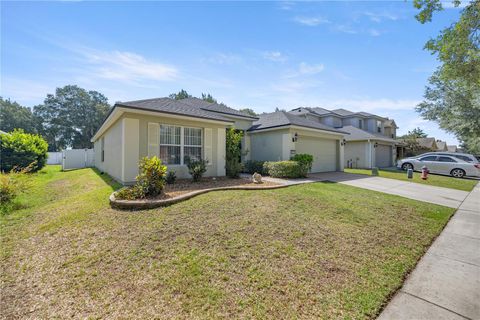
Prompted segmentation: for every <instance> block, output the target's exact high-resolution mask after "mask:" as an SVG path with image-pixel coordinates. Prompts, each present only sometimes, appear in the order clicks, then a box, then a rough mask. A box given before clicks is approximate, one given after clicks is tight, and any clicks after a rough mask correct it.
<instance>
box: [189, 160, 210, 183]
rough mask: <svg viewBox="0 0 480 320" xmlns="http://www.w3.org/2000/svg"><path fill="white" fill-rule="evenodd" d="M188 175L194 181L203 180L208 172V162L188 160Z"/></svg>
mask: <svg viewBox="0 0 480 320" xmlns="http://www.w3.org/2000/svg"><path fill="white" fill-rule="evenodd" d="M187 168H188V173H190V175H191V176H192V178H193V181H195V182H197V181H200V179H202V176H203V174H204V173H205V172H206V171H207V161H205V160H203V159H201V160H188V161H187Z"/></svg>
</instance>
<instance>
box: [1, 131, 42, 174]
mask: <svg viewBox="0 0 480 320" xmlns="http://www.w3.org/2000/svg"><path fill="white" fill-rule="evenodd" d="M47 150H48V143H47V142H46V141H45V139H43V138H42V137H41V136H39V135H37V134H30V133H25V132H24V131H23V130H22V129H16V130H14V131H13V132H11V133H9V134H0V160H1V161H0V170H1V171H3V172H9V171H11V170H16V171H20V170H23V169H25V168H30V171H38V170H40V169H42V168H43V167H44V166H45V164H46V163H47V156H48V155H47Z"/></svg>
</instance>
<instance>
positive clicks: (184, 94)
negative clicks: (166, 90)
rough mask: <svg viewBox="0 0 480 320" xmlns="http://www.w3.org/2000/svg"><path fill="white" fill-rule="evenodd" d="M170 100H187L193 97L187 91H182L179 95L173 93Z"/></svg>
mask: <svg viewBox="0 0 480 320" xmlns="http://www.w3.org/2000/svg"><path fill="white" fill-rule="evenodd" d="M168 97H169V98H170V99H175V100H182V99H186V98H191V97H192V95H191V94H189V93H188V92H187V91H186V90H184V89H182V90H180V91H179V92H178V93H172V94H170V95H169V96H168Z"/></svg>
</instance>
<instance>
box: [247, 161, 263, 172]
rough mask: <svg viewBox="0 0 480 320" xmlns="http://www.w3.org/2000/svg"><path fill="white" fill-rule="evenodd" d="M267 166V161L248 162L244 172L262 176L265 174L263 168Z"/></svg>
mask: <svg viewBox="0 0 480 320" xmlns="http://www.w3.org/2000/svg"><path fill="white" fill-rule="evenodd" d="M264 164H265V161H254V160H248V161H246V162H245V166H244V172H246V173H250V174H254V173H255V172H256V173H260V174H265V170H264V168H263V165H264Z"/></svg>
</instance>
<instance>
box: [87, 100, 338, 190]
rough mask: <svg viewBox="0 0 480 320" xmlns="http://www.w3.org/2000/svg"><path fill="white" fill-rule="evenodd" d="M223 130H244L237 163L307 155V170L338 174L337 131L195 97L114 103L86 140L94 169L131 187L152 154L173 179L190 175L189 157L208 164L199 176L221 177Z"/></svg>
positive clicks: (282, 114) (223, 150)
mask: <svg viewBox="0 0 480 320" xmlns="http://www.w3.org/2000/svg"><path fill="white" fill-rule="evenodd" d="M227 128H235V129H237V130H242V131H244V132H245V135H244V140H243V141H242V149H243V151H245V152H246V155H245V156H244V157H243V158H242V161H246V160H249V159H251V160H270V161H276V160H288V159H290V156H291V155H293V154H295V153H309V154H312V155H313V156H314V164H313V168H312V172H321V171H335V170H343V143H342V141H343V137H344V135H345V133H344V132H343V131H340V130H336V129H334V128H331V127H328V126H324V125H321V124H319V123H315V122H313V121H307V120H305V119H300V118H297V117H295V116H293V115H292V116H289V115H287V114H286V113H284V112H280V113H277V112H275V113H272V114H266V115H261V116H260V117H258V118H257V117H252V116H251V115H248V114H245V113H242V112H240V111H238V110H235V109H232V108H229V107H227V106H224V105H221V104H217V103H209V102H206V101H203V100H201V99H197V98H188V99H182V100H174V99H170V98H156V99H147V100H137V101H129V102H118V103H116V104H115V105H114V107H113V108H112V110H111V111H110V113H109V114H108V116H107V118H106V119H105V121H104V122H103V124H102V125H101V127H100V129H99V130H98V131H97V133H96V134H95V135H94V136H93V137H92V142H93V143H94V151H95V166H96V167H97V168H98V169H99V170H101V171H103V172H106V173H108V174H109V175H111V176H112V177H113V178H115V179H116V180H117V181H119V182H121V183H123V184H132V183H134V181H135V177H136V176H137V175H138V163H139V160H140V159H141V158H142V157H145V156H158V157H159V158H160V159H161V160H162V162H163V163H164V164H165V165H167V167H168V169H169V170H172V171H175V173H176V175H177V177H179V178H188V177H190V175H189V174H188V169H187V166H186V159H187V157H189V158H192V159H206V160H207V161H208V166H207V172H206V173H205V176H224V175H225V153H226V150H225V148H226V129H227ZM247 151H248V152H247Z"/></svg>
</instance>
